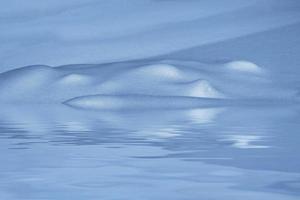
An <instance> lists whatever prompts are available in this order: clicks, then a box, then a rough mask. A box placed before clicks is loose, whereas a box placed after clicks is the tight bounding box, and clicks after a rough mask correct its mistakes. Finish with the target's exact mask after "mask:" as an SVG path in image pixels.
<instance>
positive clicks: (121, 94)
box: [0, 60, 297, 109]
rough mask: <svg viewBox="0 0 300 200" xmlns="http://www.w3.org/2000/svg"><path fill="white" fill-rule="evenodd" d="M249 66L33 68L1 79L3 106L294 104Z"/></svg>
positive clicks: (293, 93) (291, 94)
mask: <svg viewBox="0 0 300 200" xmlns="http://www.w3.org/2000/svg"><path fill="white" fill-rule="evenodd" d="M262 71H263V70H262V69H261V68H260V67H259V66H257V65H255V64H254V63H251V62H248V61H229V62H223V63H221V62H217V63H201V62H195V61H193V62H192V61H179V60H156V61H154V60H153V61H151V62H150V61H132V62H119V63H111V64H101V65H66V66H59V67H49V66H28V67H23V68H19V69H14V70H10V71H7V72H4V73H1V74H0V87H1V90H0V101H1V102H6V103H65V104H67V105H71V106H74V107H82V108H90V109H91V108H95V109H123V108H130V109H133V108H187V107H203V106H208V105H210V106H212V105H219V104H220V101H223V103H224V104H227V102H228V101H229V100H249V99H255V100H257V99H261V100H262V99H272V100H274V99H275V100H276V99H278V100H282V99H286V100H288V99H294V98H296V97H297V90H295V89H291V88H283V87H279V86H277V87H275V86H274V84H273V82H272V81H271V79H270V78H269V75H268V71H266V70H264V73H261V72H262Z"/></svg>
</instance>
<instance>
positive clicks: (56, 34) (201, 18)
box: [0, 0, 300, 72]
mask: <svg viewBox="0 0 300 200" xmlns="http://www.w3.org/2000/svg"><path fill="white" fill-rule="evenodd" d="M299 6H300V3H299V1H295V0H284V1H278V0H248V1H245V0H222V1H219V0H210V1H198V0H188V1H176V0H175V1H165V0H130V1H128V0H110V1H98V0H64V1H61V0H48V1H47V0H45V1H39V0H26V1H18V0H10V1H5V2H2V3H1V6H0V19H1V20H0V27H1V32H0V43H1V46H0V66H1V68H0V71H2V72H3V71H5V70H8V69H12V68H18V67H22V66H26V65H34V64H46V65H53V66H57V65H64V64H70V63H103V62H113V61H121V60H131V59H141V58H145V57H150V56H156V55H162V54H165V53H170V52H173V51H176V50H182V49H185V48H190V47H194V46H198V45H204V44H212V43H216V42H220V41H225V40H228V39H230V38H237V37H240V36H247V35H249V34H253V33H257V32H262V31H265V30H271V29H273V28H278V27H283V26H286V25H289V24H294V23H297V22H300V12H299V10H300V9H299ZM234 59H235V58H234Z"/></svg>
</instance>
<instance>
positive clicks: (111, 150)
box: [0, 105, 300, 200]
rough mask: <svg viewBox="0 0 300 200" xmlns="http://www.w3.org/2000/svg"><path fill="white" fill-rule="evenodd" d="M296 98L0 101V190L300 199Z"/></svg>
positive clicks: (42, 194) (28, 195) (55, 195)
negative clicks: (113, 106)
mask: <svg viewBox="0 0 300 200" xmlns="http://www.w3.org/2000/svg"><path fill="white" fill-rule="evenodd" d="M299 119H300V113H299V107H295V106H285V107H280V106H277V107H275V106H273V107H271V106H270V107H218V108H202V109H200V108H199V109H190V110H160V111H149V110H148V111H144V110H139V111H126V112H125V111H118V112H117V111H115V112H109V111H107V112H101V111H98V112H93V111H82V110H76V109H73V108H69V107H67V106H58V105H57V106H54V105H39V106H34V107H32V106H29V105H27V106H26V105H24V106H14V105H5V106H1V113H0V157H1V165H0V199H3V200H25V199H26V200H29V199H30V200H48V199H49V200H56V199H89V200H96V199H102V200H103V199H131V200H134V199H136V200H143V199H149V200H150V199H151V200H153V199H180V200H182V199H187V200H193V199H195V200H196V199H197V200H199V199H205V200H206V199H212V200H214V199H222V200H223V199H226V200H227V199H228V200H234V199H243V200H247V199H249V200H254V199H255V200H261V199H272V200H277V199H280V200H289V199H295V200H296V199H299V198H300V154H299V153H300V147H299V144H300V135H299V130H300V123H299Z"/></svg>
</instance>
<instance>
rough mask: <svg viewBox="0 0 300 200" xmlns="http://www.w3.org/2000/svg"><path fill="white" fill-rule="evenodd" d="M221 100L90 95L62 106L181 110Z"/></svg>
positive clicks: (69, 101) (100, 108) (95, 108)
mask: <svg viewBox="0 0 300 200" xmlns="http://www.w3.org/2000/svg"><path fill="white" fill-rule="evenodd" d="M221 101H222V100H218V99H209V98H192V97H182V96H150V95H91V96H82V97H76V98H73V99H71V100H68V101H66V102H64V104H66V105H69V106H72V107H76V108H84V109H93V110H115V109H116V110H120V109H157V108H159V109H182V108H194V107H207V106H213V105H218V104H220V103H221Z"/></svg>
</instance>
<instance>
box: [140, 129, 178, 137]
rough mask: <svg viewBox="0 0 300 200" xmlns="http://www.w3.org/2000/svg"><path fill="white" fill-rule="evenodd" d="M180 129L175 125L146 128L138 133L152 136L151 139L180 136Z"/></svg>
mask: <svg viewBox="0 0 300 200" xmlns="http://www.w3.org/2000/svg"><path fill="white" fill-rule="evenodd" d="M180 132H181V131H180V130H179V129H176V128H173V127H166V128H158V129H149V130H147V129H145V130H140V131H138V132H137V135H140V136H143V137H146V138H151V139H163V138H172V137H177V136H180V135H181V134H180Z"/></svg>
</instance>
